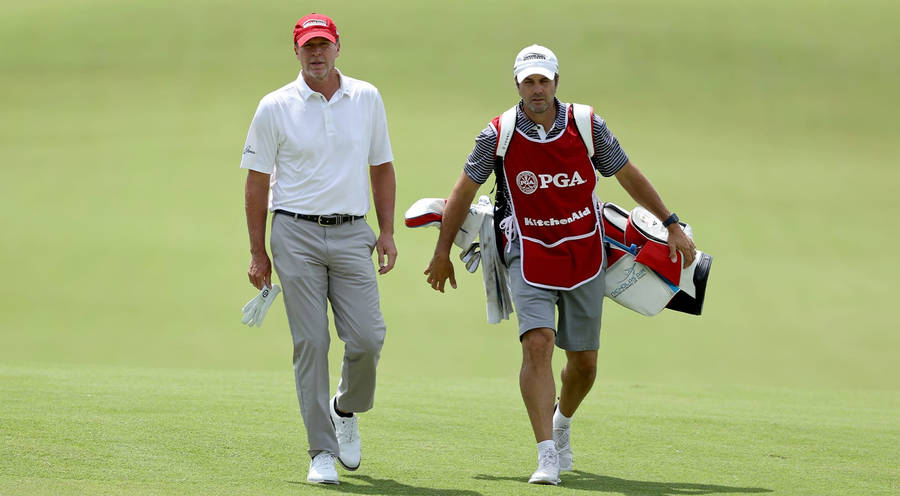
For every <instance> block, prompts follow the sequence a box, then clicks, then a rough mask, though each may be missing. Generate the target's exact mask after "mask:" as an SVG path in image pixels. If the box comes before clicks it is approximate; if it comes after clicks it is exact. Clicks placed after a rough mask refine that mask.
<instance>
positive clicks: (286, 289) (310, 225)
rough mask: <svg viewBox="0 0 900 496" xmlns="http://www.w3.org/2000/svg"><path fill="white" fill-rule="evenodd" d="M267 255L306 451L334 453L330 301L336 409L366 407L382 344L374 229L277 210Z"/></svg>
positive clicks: (360, 223)
mask: <svg viewBox="0 0 900 496" xmlns="http://www.w3.org/2000/svg"><path fill="white" fill-rule="evenodd" d="M271 247H272V258H273V260H274V265H275V271H276V272H277V273H278V278H279V280H280V281H281V287H282V291H283V294H284V306H285V309H286V310H287V317H288V323H289V324H290V328H291V336H292V337H293V341H294V378H295V381H296V384H297V398H298V399H299V401H300V414H301V415H302V417H303V423H304V425H305V426H306V435H307V438H308V440H309V454H310V456H315V455H317V454H318V453H320V452H322V451H327V452H329V453H332V454H334V455H335V456H336V455H338V454H339V448H338V443H337V438H336V437H335V434H334V427H333V425H332V423H331V416H330V411H329V405H328V401H329V399H330V397H331V389H330V385H329V373H328V348H329V345H330V343H331V336H330V334H329V331H328V313H327V306H328V302H331V309H332V313H333V315H334V325H335V328H336V330H337V335H338V338H340V339H341V341H343V342H344V359H343V365H342V367H341V379H340V382H339V383H338V387H337V403H338V408H339V409H340V410H342V411H345V412H364V411H367V410H369V409H371V408H372V405H373V403H374V398H375V368H376V365H377V364H378V358H379V356H380V354H381V347H382V344H383V343H384V335H385V325H384V319H383V317H382V315H381V309H380V307H379V297H378V284H377V282H376V280H375V267H374V263H373V262H372V251H373V250H374V248H375V233H374V232H373V231H372V229H371V228H370V227H369V225H368V224H367V223H366V222H365V220H364V219H359V220H356V221H353V222H347V223H344V224H341V225H338V226H320V225H319V224H317V223H315V222H311V221H308V220H303V219H294V218H293V217H290V216H288V215H283V214H274V215H273V218H272V237H271Z"/></svg>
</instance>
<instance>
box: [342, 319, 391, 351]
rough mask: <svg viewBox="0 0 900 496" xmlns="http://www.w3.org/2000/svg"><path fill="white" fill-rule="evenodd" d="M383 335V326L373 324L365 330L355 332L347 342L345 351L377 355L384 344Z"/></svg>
mask: <svg viewBox="0 0 900 496" xmlns="http://www.w3.org/2000/svg"><path fill="white" fill-rule="evenodd" d="M384 335H385V329H384V327H383V326H375V327H374V328H373V329H370V330H368V331H366V332H360V333H356V334H355V335H354V336H353V339H352V340H349V341H348V342H347V351H348V352H349V353H351V354H354V355H362V356H366V355H372V356H378V355H379V354H380V353H381V347H382V346H384Z"/></svg>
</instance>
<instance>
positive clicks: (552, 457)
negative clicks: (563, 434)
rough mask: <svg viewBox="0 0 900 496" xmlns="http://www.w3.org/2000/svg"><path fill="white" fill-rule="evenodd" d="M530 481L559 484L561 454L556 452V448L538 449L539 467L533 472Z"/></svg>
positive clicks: (531, 482)
mask: <svg viewBox="0 0 900 496" xmlns="http://www.w3.org/2000/svg"><path fill="white" fill-rule="evenodd" d="M528 483H529V484H552V485H554V486H555V485H557V484H559V455H557V454H556V449H554V448H550V449H546V450H541V449H539V450H538V468H537V470H535V472H534V473H533V474H531V478H530V479H528Z"/></svg>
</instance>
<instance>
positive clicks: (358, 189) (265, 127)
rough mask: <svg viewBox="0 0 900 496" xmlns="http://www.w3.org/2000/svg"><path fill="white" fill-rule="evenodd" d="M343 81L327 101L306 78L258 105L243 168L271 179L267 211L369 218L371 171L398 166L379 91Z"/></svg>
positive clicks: (347, 79)
mask: <svg viewBox="0 0 900 496" xmlns="http://www.w3.org/2000/svg"><path fill="white" fill-rule="evenodd" d="M339 74H340V73H339ZM340 78H341V87H340V89H338V90H337V92H335V94H334V95H333V96H332V97H331V100H330V101H326V100H325V97H324V96H323V95H322V94H321V93H318V92H316V91H313V90H312V89H310V87H309V85H307V84H306V81H304V80H303V74H302V72H301V73H300V75H298V76H297V79H296V80H295V81H293V82H291V83H289V84H287V85H285V86H284V87H282V88H280V89H278V90H275V91H273V92H272V93H269V94H268V95H266V96H265V97H263V99H262V100H261V101H260V102H259V107H258V108H257V109H256V115H255V116H253V122H251V123H250V131H249V132H248V133H247V141H246V143H245V144H244V153H243V156H242V158H241V168H242V169H251V170H255V171H258V172H262V173H265V174H271V175H272V177H271V183H270V184H271V189H270V195H269V210H279V209H280V210H287V211H289V212H294V213H299V214H309V215H327V214H350V215H365V214H366V212H368V210H369V167H368V166H369V165H381V164H383V163H385V162H391V161H393V160H394V157H393V154H392V152H391V142H390V138H389V137H388V128H387V117H386V116H385V113H384V103H383V102H382V100H381V95H380V94H379V93H378V89H376V88H375V87H374V86H372V85H371V84H369V83H367V82H365V81H360V80H359V79H353V78H351V77H347V76H344V75H343V74H340Z"/></svg>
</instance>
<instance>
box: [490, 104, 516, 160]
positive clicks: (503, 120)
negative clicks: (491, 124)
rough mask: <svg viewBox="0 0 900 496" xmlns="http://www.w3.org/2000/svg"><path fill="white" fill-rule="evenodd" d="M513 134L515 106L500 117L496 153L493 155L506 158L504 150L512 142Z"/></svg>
mask: <svg viewBox="0 0 900 496" xmlns="http://www.w3.org/2000/svg"><path fill="white" fill-rule="evenodd" d="M514 132H516V106H515V105H513V106H512V108H510V109H509V110H507V111H506V112H503V114H501V115H500V129H498V130H497V133H498V135H497V151H496V152H495V153H494V155H496V156H498V157H505V156H506V150H507V149H508V148H509V142H510V141H512V137H513V133H514Z"/></svg>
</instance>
